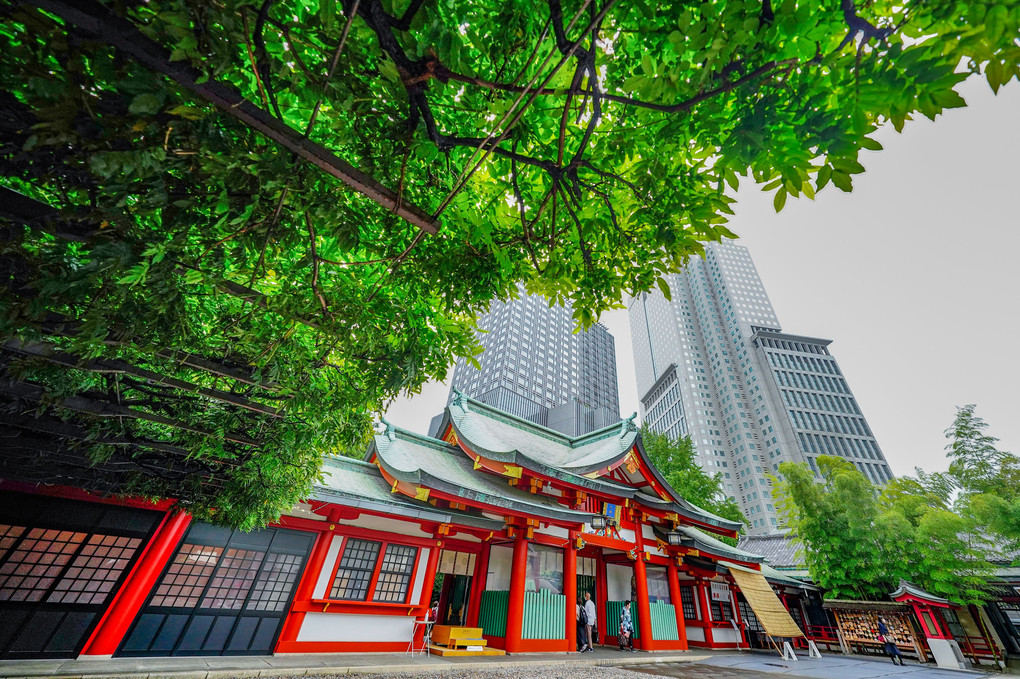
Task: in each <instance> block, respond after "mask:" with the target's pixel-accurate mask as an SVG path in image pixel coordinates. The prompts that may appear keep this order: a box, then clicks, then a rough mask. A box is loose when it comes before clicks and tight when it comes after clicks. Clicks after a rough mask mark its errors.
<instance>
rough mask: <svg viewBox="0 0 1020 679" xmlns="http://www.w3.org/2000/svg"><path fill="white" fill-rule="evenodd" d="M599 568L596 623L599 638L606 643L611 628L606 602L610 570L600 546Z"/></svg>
mask: <svg viewBox="0 0 1020 679" xmlns="http://www.w3.org/2000/svg"><path fill="white" fill-rule="evenodd" d="M597 566H598V570H599V576H598V578H597V579H596V580H595V599H596V601H595V617H596V618H597V620H596V624H598V626H599V627H598V628H599V630H600V632H601V633H600V635H599V639H601V640H602V643H603V644H605V641H606V634H608V633H609V629H608V627H607V626H606V620H605V617H606V602H608V601H609V570H608V569H607V568H606V558H605V552H603V551H602V548H601V547H599V552H598V563H597Z"/></svg>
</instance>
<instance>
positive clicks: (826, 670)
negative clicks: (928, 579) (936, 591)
mask: <svg viewBox="0 0 1020 679" xmlns="http://www.w3.org/2000/svg"><path fill="white" fill-rule="evenodd" d="M798 657H799V658H800V660H798V661H797V662H787V661H785V660H783V659H782V658H780V657H779V656H778V655H766V654H763V653H745V654H740V655H737V654H732V653H728V654H712V656H711V657H709V658H706V659H705V660H699V661H697V662H696V664H691V665H665V666H659V665H648V666H642V665H637V666H633V667H629V668H628V669H632V670H636V671H638V672H641V673H643V674H649V675H654V676H659V677H673V678H676V679H730V678H731V677H741V678H743V679H779V678H778V677H777V676H776V675H783V676H785V677H791V678H792V677H804V678H805V679H981V678H982V677H989V676H991V675H989V674H985V673H983V672H974V671H969V670H945V669H939V668H937V667H932V666H929V665H921V664H918V663H911V662H909V661H908V662H907V664H906V665H905V666H903V667H900V666H898V665H893V664H892V661H891V660H887V659H878V658H862V657H856V656H842V655H827V654H826V655H823V656H822V657H821V658H820V659H818V658H815V659H812V658H806V657H804V656H798Z"/></svg>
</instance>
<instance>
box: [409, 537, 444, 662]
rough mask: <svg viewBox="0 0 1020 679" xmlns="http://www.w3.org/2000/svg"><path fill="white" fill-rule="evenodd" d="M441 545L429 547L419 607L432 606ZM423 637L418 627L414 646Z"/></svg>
mask: <svg viewBox="0 0 1020 679" xmlns="http://www.w3.org/2000/svg"><path fill="white" fill-rule="evenodd" d="M442 548H443V543H442V541H441V540H436V544H435V545H432V546H430V547H429V560H428V563H427V564H426V565H425V579H424V580H423V581H422V586H421V599H419V601H421V605H422V606H426V607H427V606H431V605H432V588H433V587H434V586H435V584H436V571H438V570H439V552H440V551H442ZM424 636H425V628H424V627H419V628H418V630H417V633H416V634H415V640H414V642H415V643H416V644H419V643H421V641H422V637H424Z"/></svg>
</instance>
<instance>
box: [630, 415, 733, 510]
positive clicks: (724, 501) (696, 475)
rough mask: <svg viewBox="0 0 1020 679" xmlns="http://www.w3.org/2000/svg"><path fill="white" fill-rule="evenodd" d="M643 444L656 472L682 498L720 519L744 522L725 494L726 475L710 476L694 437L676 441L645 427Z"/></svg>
mask: <svg viewBox="0 0 1020 679" xmlns="http://www.w3.org/2000/svg"><path fill="white" fill-rule="evenodd" d="M641 442H642V444H643V445H644V447H645V452H647V453H648V456H649V457H650V458H651V460H652V462H653V463H654V464H655V466H656V468H657V469H658V470H659V471H660V472H662V475H663V476H664V477H665V478H666V481H668V482H669V485H671V486H673V488H675V489H676V490H677V492H679V493H680V495H681V497H683V498H684V499H685V500H687V501H688V502H690V503H691V504H693V505H696V506H698V507H701V508H702V509H707V510H708V511H710V512H712V513H713V514H715V515H717V516H721V517H723V518H725V519H731V520H733V521H740V522H744V513H743V512H741V511H740V507H739V506H738V505H737V503H736V502H734V501H733V500H732V499H730V498H729V497H728V496H727V495H726V493H725V492H724V491H723V480H722V474H720V473H718V472H717V473H715V474H712V475H711V476H709V475H708V474H706V473H705V472H704V470H703V469H702V468H701V465H699V464H698V462H697V460H696V459H695V456H694V444H693V443H692V442H691V437H690V436H685V437H684V438H682V439H680V440H679V441H674V440H673V439H671V438H669V437H668V436H666V435H665V434H661V433H658V432H654V431H652V430H650V429H648V427H642V428H641Z"/></svg>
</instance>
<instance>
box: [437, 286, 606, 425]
mask: <svg viewBox="0 0 1020 679" xmlns="http://www.w3.org/2000/svg"><path fill="white" fill-rule="evenodd" d="M478 327H479V328H480V329H481V330H482V331H483V332H481V333H479V336H478V339H479V341H480V342H481V344H482V346H483V347H485V351H484V352H483V353H482V354H481V355H480V356H479V357H478V361H479V363H480V364H481V369H480V370H479V369H476V368H474V367H473V366H471V365H470V364H469V363H467V361H465V360H464V359H460V360H458V361H457V364H456V366H455V368H454V372H453V382H452V385H451V386H452V388H451V392H450V398H451V399H452V398H453V389H456V390H458V391H461V392H464V393H465V394H467V395H468V396H471V397H472V398H476V399H478V400H479V401H482V402H484V403H487V404H489V405H492V406H495V407H497V408H499V409H500V410H504V411H506V412H508V413H510V414H511V415H516V416H517V417H521V418H524V419H526V420H530V421H532V422H535V423H537V424H541V425H543V426H546V427H549V428H550V429H555V430H557V431H560V432H563V433H564V434H568V435H570V436H579V435H581V434H586V433H588V432H591V431H595V430H596V429H601V428H602V427H606V426H609V425H610V424H615V423H617V422H619V420H620V398H619V392H618V388H617V380H616V348H615V343H614V341H613V336H612V335H611V334H609V331H608V330H606V328H605V326H602V325H600V324H596V325H594V326H592V327H591V328H589V329H588V330H587V331H582V332H576V333H575V332H574V319H573V315H572V311H571V308H570V307H569V306H566V307H564V306H552V307H550V306H549V302H548V300H546V299H545V298H544V297H542V296H540V295H528V294H526V293H524V292H523V291H522V292H521V293H520V297H519V298H518V299H512V300H510V301H508V302H493V304H492V307H491V308H490V310H489V312H488V313H486V314H485V315H484V316H482V317H481V318H479V319H478Z"/></svg>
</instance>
